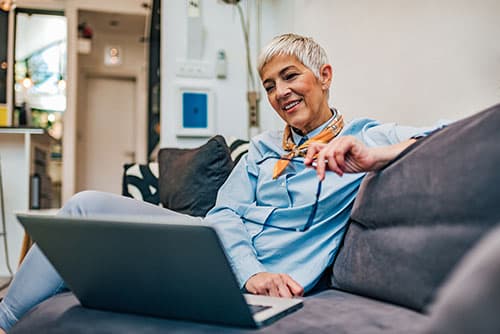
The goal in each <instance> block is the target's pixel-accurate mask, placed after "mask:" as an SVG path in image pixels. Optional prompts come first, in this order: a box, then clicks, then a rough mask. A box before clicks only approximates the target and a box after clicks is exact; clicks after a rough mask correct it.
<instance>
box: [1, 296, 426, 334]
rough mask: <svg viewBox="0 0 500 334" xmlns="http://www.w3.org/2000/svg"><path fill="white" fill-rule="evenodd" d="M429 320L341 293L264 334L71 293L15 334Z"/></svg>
mask: <svg viewBox="0 0 500 334" xmlns="http://www.w3.org/2000/svg"><path fill="white" fill-rule="evenodd" d="M425 319H426V316H424V315H422V314H420V313H417V312H413V311H411V310H408V309H405V308H403V307H398V306H395V305H391V304H387V303H383V302H379V301H376V300H373V299H368V298H364V297H361V296H356V295H353V294H349V293H344V292H341V291H336V290H327V291H323V292H321V293H319V294H317V295H314V296H311V297H307V298H305V302H304V307H303V308H301V309H299V310H297V311H296V312H293V313H292V314H289V315H287V316H286V317H285V318H284V319H281V320H278V321H276V322H275V323H273V324H271V325H269V326H266V327H264V328H261V329H259V330H254V329H244V328H236V327H228V326H217V325H212V324H203V323H195V322H187V321H178V320H177V321H176V320H172V319H160V318H152V317H146V316H140V315H131V314H122V313H114V312H105V311H99V310H93V309H89V308H85V307H82V306H81V305H80V303H79V302H78V300H77V299H76V298H75V297H74V295H73V294H71V293H64V294H59V295H56V296H54V297H52V298H50V299H48V300H47V301H45V302H43V303H42V304H40V305H39V306H36V307H35V308H33V309H32V310H31V311H30V312H28V313H27V314H26V315H25V316H24V317H23V319H21V321H20V322H18V323H17V324H16V325H15V326H14V327H13V328H12V329H11V331H9V334H32V333H51V334H55V333H61V334H68V333H71V334H98V333H99V334H100V333H102V334H104V333H105V334H112V333H117V334H125V333H134V334H163V333H182V334H186V333H192V334H195V333H217V334H222V333H224V334H229V333H233V334H236V333H250V334H254V333H268V334H281V333H297V334H299V333H314V334H331V333H353V334H379V333H380V334H382V333H383V334H389V333H392V334H401V333H405V334H414V333H415V334H416V333H419V328H420V327H421V324H422V323H423V322H424V321H425Z"/></svg>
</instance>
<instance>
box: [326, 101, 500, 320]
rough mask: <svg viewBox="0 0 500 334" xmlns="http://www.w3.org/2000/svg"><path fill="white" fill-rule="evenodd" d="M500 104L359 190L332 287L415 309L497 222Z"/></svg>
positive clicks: (423, 145)
mask: <svg viewBox="0 0 500 334" xmlns="http://www.w3.org/2000/svg"><path fill="white" fill-rule="evenodd" d="M498 124H500V105H497V106H494V107H492V108H490V109H488V110H485V111H483V112H481V113H478V114H476V115H473V116H471V117H468V118H466V119H463V120H461V121H459V122H456V123H453V124H451V125H449V126H448V127H446V128H444V129H442V130H440V131H438V132H436V133H434V134H432V135H430V136H429V137H427V138H423V139H421V140H419V141H418V142H417V143H415V144H414V145H412V146H411V147H409V148H408V149H407V150H405V152H402V154H401V155H400V156H399V157H398V158H396V159H395V160H394V161H393V162H392V163H390V164H389V165H388V166H386V168H384V169H383V170H382V171H380V172H377V173H370V174H368V175H367V177H366V178H365V180H364V181H363V182H362V184H361V188H360V190H359V193H358V197H357V199H356V201H355V203H354V207H353V211H352V216H351V217H352V222H353V223H352V224H351V226H350V227H349V230H348V232H347V234H346V239H345V242H344V245H343V247H342V248H341V250H340V251H339V253H338V255H337V258H336V260H335V264H334V270H333V277H332V283H333V285H334V286H336V287H338V288H341V289H344V290H347V291H353V292H357V293H361V294H364V295H368V296H373V297H376V298H379V299H382V300H387V301H391V302H394V303H399V304H402V305H405V306H408V307H412V308H415V309H418V310H421V309H423V308H424V307H425V305H426V304H427V303H428V302H429V301H431V300H432V297H433V294H434V292H435V290H436V289H437V288H438V287H439V285H440V284H441V283H442V282H443V280H444V279H445V277H446V275H447V274H448V273H449V271H450V270H451V269H452V268H453V266H454V265H455V264H456V263H457V262H458V261H459V260H460V258H461V257H462V255H463V254H464V253H465V252H466V251H467V249H468V248H469V247H470V246H472V245H473V244H474V243H475V242H476V241H477V240H478V238H480V237H481V236H482V235H483V234H484V233H485V232H486V231H487V230H488V229H489V228H491V227H492V226H493V225H495V224H496V223H498V222H500V206H499V205H498V199H499V198H500V187H498V186H497V185H499V184H500V173H498V171H497V170H498V166H499V165H500V145H499V143H500V131H498Z"/></svg>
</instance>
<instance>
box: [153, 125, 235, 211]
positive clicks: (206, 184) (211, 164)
mask: <svg viewBox="0 0 500 334" xmlns="http://www.w3.org/2000/svg"><path fill="white" fill-rule="evenodd" d="M158 163H159V166H160V177H159V180H158V181H159V189H160V202H161V203H162V204H163V206H164V207H166V208H169V209H171V210H174V211H177V212H181V213H185V214H189V215H192V216H199V217H202V216H205V214H206V213H207V212H208V210H210V209H211V208H212V207H213V206H214V204H215V199H216V197H217V191H218V190H219V188H220V186H221V185H222V184H223V183H224V181H225V180H226V178H227V177H228V176H229V173H230V172H231V169H232V168H233V161H232V159H231V154H230V151H229V148H228V146H227V144H226V141H225V140H224V138H223V137H222V136H220V135H217V136H215V137H213V138H211V139H209V140H208V142H207V143H205V144H204V145H202V146H200V147H198V148H194V149H179V148H162V149H161V150H160V151H159V153H158Z"/></svg>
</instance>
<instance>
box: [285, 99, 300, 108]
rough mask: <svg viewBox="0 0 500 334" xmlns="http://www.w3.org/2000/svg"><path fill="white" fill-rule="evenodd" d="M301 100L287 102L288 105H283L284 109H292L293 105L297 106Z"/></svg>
mask: <svg viewBox="0 0 500 334" xmlns="http://www.w3.org/2000/svg"><path fill="white" fill-rule="evenodd" d="M299 103H300V101H295V102H292V103H290V104H287V105H286V106H284V107H283V109H285V110H289V109H292V108H293V107H295V106H296V105H297V104H299Z"/></svg>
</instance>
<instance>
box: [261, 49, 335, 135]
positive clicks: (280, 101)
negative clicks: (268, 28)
mask: <svg viewBox="0 0 500 334" xmlns="http://www.w3.org/2000/svg"><path fill="white" fill-rule="evenodd" d="M260 74H261V79H262V84H263V86H264V89H265V90H266V92H267V98H268V100H269V102H270V103H271V106H272V107H273V109H274V110H276V112H277V113H278V115H279V116H280V117H281V118H282V119H283V120H284V121H285V122H286V123H287V124H289V125H290V126H292V127H293V128H295V129H297V130H299V131H300V132H301V134H303V135H305V134H307V133H309V132H310V131H312V130H314V129H316V128H317V127H318V126H320V125H321V124H323V123H325V122H326V121H328V119H330V117H332V113H331V111H330V108H329V106H328V90H329V88H330V83H331V80H332V68H331V66H330V65H328V64H326V65H323V66H321V69H320V78H317V77H316V76H315V75H314V74H313V72H312V71H311V70H310V69H309V68H307V67H306V66H305V65H304V64H302V63H301V62H300V61H299V60H298V59H297V58H296V57H294V56H287V55H278V56H275V57H274V58H272V59H271V60H270V61H269V62H267V63H266V64H265V65H264V67H263V68H262V71H261V73H260Z"/></svg>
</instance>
